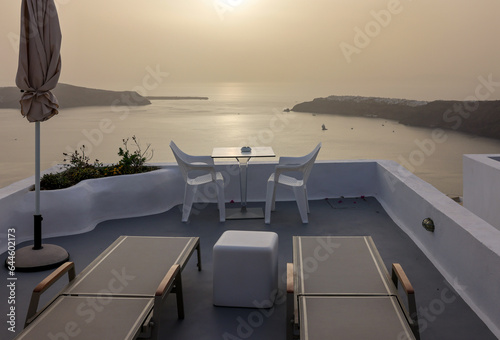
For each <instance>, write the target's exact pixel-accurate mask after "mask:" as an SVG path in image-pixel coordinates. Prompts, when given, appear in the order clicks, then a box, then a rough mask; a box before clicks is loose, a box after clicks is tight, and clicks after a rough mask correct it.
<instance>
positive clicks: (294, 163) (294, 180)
mask: <svg viewBox="0 0 500 340" xmlns="http://www.w3.org/2000/svg"><path fill="white" fill-rule="evenodd" d="M320 148H321V143H319V144H318V145H317V146H316V147H315V148H314V150H313V151H312V152H311V153H309V154H307V155H305V156H302V157H280V160H279V162H278V165H277V166H276V169H275V171H274V173H273V174H271V176H270V177H269V179H268V180H267V193H266V211H265V223H266V224H269V223H271V211H274V210H275V205H276V187H277V186H278V184H281V185H284V186H288V187H291V188H292V189H293V192H294V194H295V200H296V201H297V206H298V207H299V212H300V217H301V218H302V223H308V218H307V214H308V213H309V202H308V200H307V186H306V183H307V180H308V179H309V175H310V174H311V170H312V167H313V165H314V161H315V160H316V157H317V156H318V153H319V149H320ZM284 173H294V175H295V176H287V175H284Z"/></svg>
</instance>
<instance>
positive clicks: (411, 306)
mask: <svg viewBox="0 0 500 340" xmlns="http://www.w3.org/2000/svg"><path fill="white" fill-rule="evenodd" d="M392 282H393V283H394V285H395V286H396V288H398V282H401V286H402V287H403V290H404V291H405V293H406V298H407V301H408V314H409V315H408V317H409V321H410V322H411V324H410V326H411V328H412V330H413V334H414V335H415V337H416V338H417V339H420V333H419V330H418V316H417V304H416V302H415V290H414V289H413V286H412V284H411V283H410V280H409V279H408V276H406V273H405V272H404V270H403V267H402V266H401V265H400V264H399V263H393V264H392Z"/></svg>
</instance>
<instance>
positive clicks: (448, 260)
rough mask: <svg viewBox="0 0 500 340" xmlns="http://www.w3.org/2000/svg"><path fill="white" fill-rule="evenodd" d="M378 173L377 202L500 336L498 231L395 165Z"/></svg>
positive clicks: (385, 166) (381, 167) (380, 167)
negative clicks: (430, 225)
mask: <svg viewBox="0 0 500 340" xmlns="http://www.w3.org/2000/svg"><path fill="white" fill-rule="evenodd" d="M378 174H379V178H378V180H377V181H376V182H377V185H378V189H377V190H376V192H377V194H376V195H375V197H376V198H377V200H378V201H379V202H380V203H381V204H382V206H383V207H384V209H385V210H386V212H387V213H388V214H389V215H390V216H391V217H392V219H393V220H394V221H395V222H396V223H397V224H398V225H399V226H400V227H401V229H403V231H405V232H406V233H407V234H408V235H409V236H410V237H411V239H412V240H413V241H414V242H415V243H416V244H417V246H418V247H419V248H420V249H421V250H422V251H423V252H424V254H426V256H427V257H428V258H429V260H431V261H432V263H433V264H434V265H435V266H436V268H437V269H438V270H439V271H440V272H441V274H442V275H443V276H444V277H445V278H446V280H447V281H448V283H449V284H450V285H452V286H453V288H454V289H455V290H456V291H457V292H458V293H459V294H460V296H461V297H462V298H463V299H464V301H466V302H467V303H468V304H469V306H470V307H471V308H472V309H473V310H474V311H475V312H476V314H477V315H478V316H479V317H480V318H481V319H482V320H483V321H484V322H485V323H486V324H487V325H488V327H489V328H490V329H491V330H492V332H493V333H494V334H495V335H496V336H497V337H499V338H500V308H498V301H500V271H499V270H498V268H500V231H499V230H497V229H496V228H494V227H493V226H492V225H491V224H489V223H488V222H486V221H484V220H483V219H481V218H479V217H478V216H476V215H474V214H473V213H471V212H470V211H469V210H467V209H465V208H464V207H462V206H461V205H459V204H458V203H456V202H454V201H453V200H452V199H450V198H448V197H447V196H446V195H444V194H443V193H441V192H440V191H438V190H437V189H436V188H434V187H433V186H431V185H430V184H428V183H426V182H424V181H422V180H420V179H419V178H417V177H416V176H414V175H413V174H411V173H410V172H409V171H408V170H406V169H404V168H403V167H401V166H400V165H398V164H397V163H394V162H390V161H380V162H378ZM427 217H429V218H431V219H432V220H433V221H434V225H435V231H434V232H429V231H427V230H425V229H424V228H423V226H422V221H423V219H424V218H427Z"/></svg>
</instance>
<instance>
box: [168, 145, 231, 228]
mask: <svg viewBox="0 0 500 340" xmlns="http://www.w3.org/2000/svg"><path fill="white" fill-rule="evenodd" d="M170 148H171V149H172V152H173V153H174V156H175V159H176V160H177V164H178V165H179V168H180V169H181V172H182V176H183V177H184V180H185V181H186V187H185V189H184V202H183V205H182V222H187V220H188V218H189V215H190V214H191V207H192V205H193V201H194V198H195V195H196V192H197V190H198V187H199V186H200V185H203V184H207V183H210V182H215V184H216V185H215V186H216V189H217V198H218V206H219V220H220V221H221V222H224V221H225V220H226V210H225V204H224V177H222V174H221V173H220V172H216V171H215V165H214V160H213V159H212V157H210V156H191V155H188V154H186V153H184V152H182V151H181V149H179V147H178V146H177V145H175V143H174V142H173V141H171V142H170Z"/></svg>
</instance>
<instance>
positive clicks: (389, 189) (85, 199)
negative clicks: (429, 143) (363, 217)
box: [0, 160, 500, 338]
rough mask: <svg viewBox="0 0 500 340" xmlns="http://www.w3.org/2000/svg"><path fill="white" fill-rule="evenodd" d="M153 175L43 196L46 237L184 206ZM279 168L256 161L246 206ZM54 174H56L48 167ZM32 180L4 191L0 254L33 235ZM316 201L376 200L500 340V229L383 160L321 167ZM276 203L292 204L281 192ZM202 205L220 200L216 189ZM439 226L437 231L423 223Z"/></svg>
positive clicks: (234, 195)
mask: <svg viewBox="0 0 500 340" xmlns="http://www.w3.org/2000/svg"><path fill="white" fill-rule="evenodd" d="M154 165H157V166H160V167H161V169H160V170H156V171H153V172H150V173H144V174H137V175H125V176H115V177H108V178H103V179H95V180H87V181H84V182H81V183H80V184H78V185H76V186H74V187H72V188H68V189H62V190H55V191H42V193H41V213H42V216H43V219H44V220H43V236H44V238H47V237H53V236H61V235H71V234H78V233H83V232H87V231H90V230H92V229H94V228H95V226H96V225H97V224H98V223H100V222H102V221H105V220H109V219H116V218H126V217H136V216H144V215H150V214H156V213H161V212H164V211H167V210H169V209H172V208H173V207H175V206H177V205H179V204H181V202H182V199H183V195H184V182H183V179H182V176H181V174H180V171H179V169H178V167H177V165H176V164H173V163H162V164H154ZM275 165H276V162H272V163H271V162H254V163H250V166H249V170H248V182H249V183H251V185H249V186H248V201H254V202H255V201H258V202H263V201H264V200H265V191H266V181H267V178H268V177H269V175H270V174H271V173H272V171H273V170H274V167H275ZM217 167H218V170H219V171H221V172H222V173H223V175H224V179H225V185H226V188H225V196H226V201H227V202H229V201H231V200H234V201H235V202H239V179H238V167H237V165H236V164H235V162H228V163H218V165H217ZM49 171H50V169H49ZM32 186H33V179H32V178H31V179H26V180H23V181H20V182H17V183H14V184H12V185H10V186H8V187H6V188H3V189H0V223H1V225H0V252H2V253H3V252H5V251H6V238H7V230H8V228H15V229H16V241H17V242H18V243H20V242H23V241H27V240H31V239H32V237H33V210H34V192H33V191H30V187H32ZM308 194H309V197H310V199H323V198H326V197H340V196H344V197H359V196H361V195H364V196H373V197H375V198H376V199H377V200H378V201H379V202H380V204H381V205H382V206H383V207H384V209H385V210H386V212H387V213H388V214H389V215H390V216H391V218H392V219H393V220H394V221H395V223H397V224H398V225H399V227H400V228H401V229H402V230H403V231H404V232H406V233H407V234H408V235H409V236H410V237H411V238H412V240H413V241H414V242H415V244H416V245H417V246H418V247H419V248H420V249H421V250H422V251H423V252H424V253H425V254H426V256H427V257H428V258H429V259H430V260H431V261H432V262H433V264H434V265H435V266H436V268H437V269H438V270H439V271H440V272H441V273H442V274H443V276H444V277H445V278H446V279H447V281H448V282H449V283H450V284H451V285H452V286H453V287H454V288H455V290H456V291H457V292H458V293H459V294H460V295H461V296H462V298H463V299H464V300H465V301H466V302H467V303H468V304H469V306H470V307H471V308H472V309H473V310H474V311H475V312H476V313H477V314H478V316H479V317H480V318H481V319H482V320H483V321H484V322H485V323H486V324H487V325H488V327H489V328H490V329H491V330H492V331H493V333H494V334H495V335H496V336H498V337H499V338H500V308H498V305H497V304H498V301H500V285H499V284H498V283H499V282H500V271H499V270H497V269H498V268H500V230H497V229H496V228H494V227H493V226H492V225H490V224H488V223H487V222H485V221H484V220H482V219H481V218H479V217H478V216H476V215H474V214H473V213H471V212H470V211H468V210H467V209H465V208H464V207H462V206H461V205H459V204H457V203H456V202H454V201H453V200H451V199H450V198H448V197H447V196H446V195H445V194H443V193H441V192H439V191H438V190H437V189H435V188H434V187H433V186H431V185H430V184H428V183H426V182H424V181H422V180H421V179H419V178H418V177H416V176H414V175H413V174H412V173H410V172H409V171H407V170H406V169H404V168H403V167H401V166H400V165H399V164H397V163H395V162H392V161H385V160H349V161H318V162H317V163H316V164H315V166H314V168H313V171H312V174H311V178H310V180H309V183H308ZM277 199H278V200H293V194H292V193H291V191H285V190H283V191H278V196H277ZM198 200H199V201H200V202H204V201H209V202H215V201H216V200H215V196H214V195H213V190H211V189H209V188H207V189H206V190H202V191H201V197H199V199H198ZM426 217H430V218H432V219H433V220H434V224H435V226H436V229H435V232H433V233H431V232H428V231H426V230H425V229H424V228H423V227H422V225H421V223H422V220H423V219H424V218H426Z"/></svg>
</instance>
